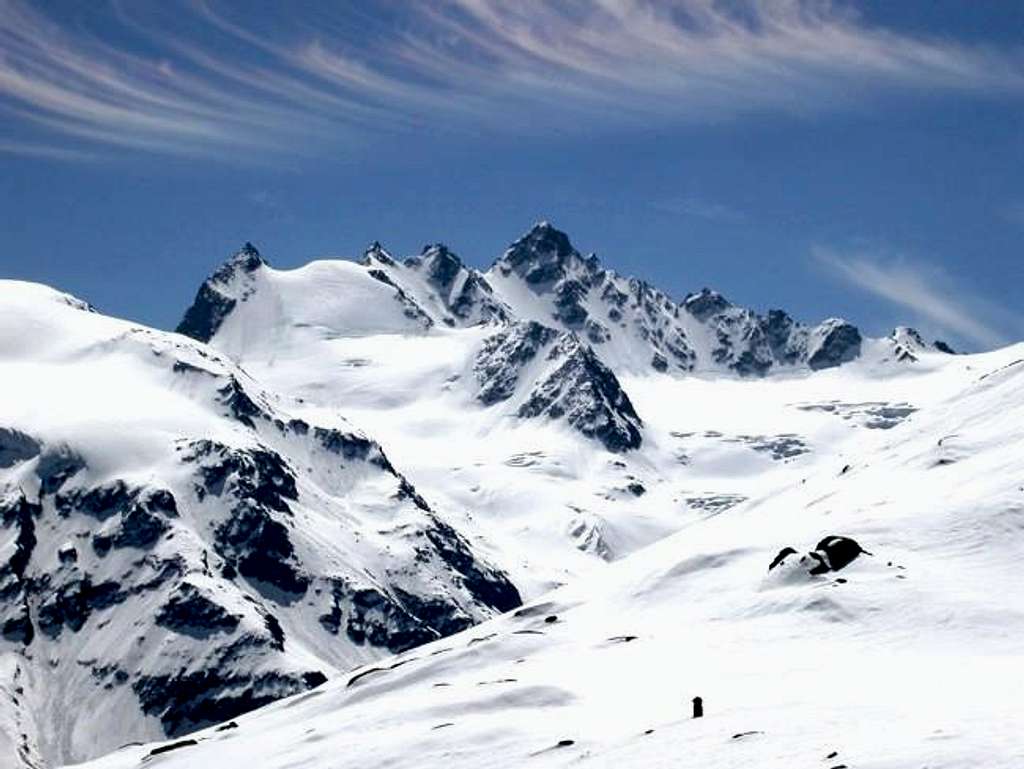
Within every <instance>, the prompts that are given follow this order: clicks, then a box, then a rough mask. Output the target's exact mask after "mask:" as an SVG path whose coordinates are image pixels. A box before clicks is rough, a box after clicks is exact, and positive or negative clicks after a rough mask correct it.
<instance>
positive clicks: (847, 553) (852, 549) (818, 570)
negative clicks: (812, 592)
mask: <svg viewBox="0 0 1024 769" xmlns="http://www.w3.org/2000/svg"><path fill="white" fill-rule="evenodd" d="M862 553H863V554H864V555H871V553H869V552H868V551H867V550H865V549H864V548H862V547H861V546H860V544H859V543H858V542H857V541H856V540H854V539H851V538H850V537H839V536H834V535H830V536H827V537H825V538H823V539H822V540H821V541H820V542H818V544H817V545H815V547H814V549H813V550H811V551H809V552H808V553H807V554H806V555H805V556H799V554H798V553H797V551H796V550H795V549H793V548H792V547H784V548H782V550H780V551H779V552H778V555H776V556H775V558H774V559H773V560H772V562H771V564H769V566H768V571H771V570H772V569H774V568H775V567H777V566H780V565H781V564H783V563H784V562H785V561H786V559H788V558H789V557H790V556H796V557H798V558H799V559H800V563H802V564H804V565H805V566H806V567H807V574H809V575H811V576H819V575H821V574H828V573H829V572H836V571H841V570H842V569H845V568H846V567H847V566H849V565H850V564H851V563H853V562H854V561H855V560H856V559H857V557H858V556H860V555H861V554H862Z"/></svg>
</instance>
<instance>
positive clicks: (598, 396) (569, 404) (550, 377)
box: [518, 333, 643, 453]
mask: <svg viewBox="0 0 1024 769" xmlns="http://www.w3.org/2000/svg"><path fill="white" fill-rule="evenodd" d="M548 361H549V362H551V363H552V364H554V365H553V368H552V369H551V370H550V372H549V373H548V374H547V376H545V377H543V378H542V379H540V380H539V381H538V382H537V384H536V385H535V386H534V388H533V390H532V391H531V392H530V395H529V396H528V397H527V399H526V400H525V401H524V402H523V404H522V405H521V406H520V407H519V411H518V415H519V416H520V417H521V418H531V417H539V416H546V417H548V418H549V419H564V420H565V421H566V422H567V423H568V424H569V425H570V426H572V427H573V428H575V429H576V430H577V431H579V432H580V433H582V434H583V435H585V436H586V437H588V438H594V439H596V440H598V441H600V442H601V443H602V444H603V445H604V447H605V448H606V449H608V451H611V452H616V453H621V452H625V451H630V450H632V449H637V448H640V444H641V443H642V441H643V435H642V433H641V430H642V428H643V422H642V421H641V419H640V417H639V415H638V414H637V413H636V410H635V409H634V408H633V403H632V402H631V401H630V399H629V396H628V395H626V391H625V390H624V389H623V388H622V385H621V384H620V383H619V380H618V377H616V376H615V374H614V372H612V370H611V369H610V368H608V367H607V366H606V365H605V364H604V363H602V362H601V359H600V358H598V356H597V354H596V353H595V352H594V350H593V349H592V348H591V347H590V345H588V344H586V343H585V342H583V341H582V340H581V339H580V338H579V337H578V336H576V334H573V333H567V334H562V335H561V336H560V337H559V338H558V339H557V340H556V342H555V343H554V345H553V347H552V349H551V351H550V352H549V353H548Z"/></svg>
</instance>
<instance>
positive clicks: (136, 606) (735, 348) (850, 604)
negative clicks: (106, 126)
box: [0, 223, 1024, 769]
mask: <svg viewBox="0 0 1024 769" xmlns="http://www.w3.org/2000/svg"><path fill="white" fill-rule="evenodd" d="M0 310H2V317H3V318H4V321H3V323H2V324H0V380H2V381H3V382H5V386H4V397H3V398H2V399H0V526H2V528H0V563H2V564H4V565H3V566H2V567H0V630H2V635H3V640H2V641H0V756H5V755H10V756H12V758H11V759H10V765H11V766H17V767H35V768H37V769H38V768H40V767H50V766H58V765H61V764H64V763H72V762H75V761H81V760H84V759H92V758H95V757H97V756H100V755H101V754H104V753H110V752H111V751H114V752H112V753H110V755H109V756H108V757H107V758H103V759H99V760H98V763H97V766H102V767H121V766H126V767H127V766H132V767H134V766H140V765H144V764H147V763H149V762H154V761H156V760H157V757H159V761H160V763H162V764H163V763H168V764H171V765H180V766H197V765H203V766H206V765H211V766H212V765H216V764H217V763H218V762H220V763H224V762H227V763H228V764H232V765H233V764H242V763H249V764H252V765H253V766H254V767H256V766H258V767H284V766H300V765H301V766H327V765H330V766H367V765H389V766H406V765H409V766H412V765H413V764H414V763H415V765H417V766H424V765H426V766H435V765H441V764H442V763H444V764H454V765H460V766H498V765H501V766H519V765H526V762H527V761H534V762H536V763H537V765H562V764H569V763H576V762H579V761H581V760H589V761H590V762H592V763H594V765H611V764H613V763H615V764H616V765H621V764H625V765H654V766H658V765H665V766H668V765H672V766H676V765H690V764H687V763H686V761H689V762H690V763H691V764H692V765H695V766H697V765H699V766H709V765H711V766H714V765H718V764H721V765H723V766H734V765H737V763H753V764H758V765H772V766H774V765H778V766H791V765H796V764H801V765H804V764H807V763H808V762H810V764H811V765H821V766H836V765H840V764H844V763H846V764H848V765H849V766H853V765H854V763H851V760H852V759H851V758H850V756H851V755H854V756H856V765H858V766H863V765H872V764H870V763H869V760H875V759H878V758H879V757H880V758H882V759H885V758H887V755H886V753H885V751H882V752H880V753H878V754H875V755H872V754H870V753H869V752H866V751H867V747H866V746H867V744H868V743H867V739H868V737H867V735H870V733H871V728H870V726H869V725H871V724H874V725H875V727H876V728H881V725H883V724H885V723H886V721H887V719H891V718H892V717H893V712H894V709H895V708H898V707H899V706H900V700H899V699H898V695H899V694H900V693H901V692H902V693H903V696H904V698H905V701H906V702H907V703H908V705H907V706H908V707H911V708H918V709H920V713H919V714H918V716H917V717H915V718H916V720H914V721H913V722H912V728H908V730H907V731H905V732H902V733H900V734H891V735H888V737H889V738H891V744H892V747H891V748H887V750H889V751H897V752H898V751H902V753H900V754H899V755H902V756H903V757H904V758H905V759H906V760H907V761H910V763H901V762H900V761H895V762H890V763H888V764H886V763H884V762H882V763H878V762H877V761H876V763H875V764H874V765H878V766H882V765H886V766H889V765H891V766H904V765H908V766H909V765H925V764H928V762H929V761H932V762H933V763H935V765H942V764H939V763H936V761H937V759H936V756H941V755H943V752H942V751H944V750H948V751H953V752H954V753H955V751H961V753H962V755H964V756H967V755H974V754H973V753H972V751H973V750H974V749H975V748H977V749H981V748H984V749H985V750H987V751H989V755H991V756H993V757H994V758H995V761H994V762H993V763H992V765H1003V764H1005V765H1007V766H1009V765H1011V764H1010V763H1006V761H1008V760H1009V757H1010V756H1011V755H1012V750H1013V747H1012V743H1010V742H1005V741H1000V739H999V736H998V735H999V729H1010V728H1011V727H1013V726H1015V725H1017V724H1014V722H1013V717H1012V716H1011V714H1010V713H1009V712H1007V713H1004V712H1003V710H1002V708H1003V707H1004V705H1005V702H1004V700H1003V699H1002V697H1003V695H1004V694H1006V692H1007V691H1009V687H1010V685H1011V683H1012V682H1013V681H1014V680H1015V679H1013V677H1012V676H1009V677H1006V676H1000V675H997V674H996V673H997V671H998V670H1000V669H1001V668H1000V665H999V662H1000V661H1002V662H1010V661H1013V659H1014V658H1013V654H1014V652H1013V650H1012V643H1011V642H1010V639H1011V638H1012V633H1013V632H1015V629H1016V624H1015V623H1016V622H1018V621H1019V617H1020V611H1021V610H1020V609H1019V608H1017V605H1016V604H1015V603H1014V598H1013V596H1012V594H1011V593H1008V592H1007V591H997V593H998V594H992V595H984V594H983V593H984V589H985V585H986V580H987V579H989V578H991V579H995V580H1004V579H1012V554H1013V552H1014V551H1013V543H1012V541H1011V540H1012V539H1013V536H1014V534H1015V533H1016V532H1018V531H1019V527H1017V525H1016V524H1015V523H1014V521H1016V517H1018V513H1019V511H1020V510H1021V509H1024V508H1021V505H1022V504H1024V503H1022V502H1021V499H1022V498H1021V497H1020V489H1019V483H1020V481H1019V478H1020V473H1019V470H1020V469H1021V468H1019V467H1018V468H1016V469H1015V467H1016V466H1015V465H1014V464H1013V463H1014V461H1015V460H1013V459H1012V457H1009V456H1007V454H1006V452H1005V451H1002V450H1000V449H1001V447H1002V446H1005V445H1006V444H1007V443H1009V442H1011V441H1015V440H1016V439H1017V436H1016V434H1015V432H1014V431H1015V430H1016V428H1015V427H1014V426H1013V425H1014V424H1015V423H1019V420H1013V418H1012V414H1013V413H1016V411H1019V410H1020V409H1024V398H1021V397H1019V396H1017V395H1016V393H1017V391H1018V390H1019V386H1018V385H1019V370H1020V362H1019V359H1020V358H1024V352H1022V351H1021V350H1020V349H1017V348H1010V349H1007V350H1003V351H997V352H994V353H988V354H985V355H972V356H965V355H952V354H950V353H951V351H950V350H949V349H948V347H947V346H945V345H943V344H942V343H927V342H925V341H924V340H923V339H922V338H921V336H920V335H919V334H917V333H916V332H915V331H913V329H909V328H900V329H897V330H895V331H894V332H893V333H892V334H891V335H890V336H888V337H886V338H882V339H871V338H867V337H864V336H862V334H861V333H860V332H859V331H858V330H857V328H856V327H854V326H853V325H852V324H850V323H848V322H846V321H843V320H839V319H829V320H826V321H824V322H822V323H819V324H818V325H815V326H808V325H804V324H802V323H800V322H797V321H795V320H793V319H792V318H790V317H789V316H788V315H787V314H786V313H784V312H782V311H778V310H772V311H770V312H768V313H767V314H766V315H760V314H758V313H756V312H754V311H751V310H748V309H745V308H741V307H738V306H735V305H733V304H732V303H730V302H728V301H727V300H726V299H724V298H723V297H722V296H721V295H720V294H718V293H716V292H713V291H710V290H707V289H705V290H702V291H699V292H697V293H693V294H690V295H688V296H686V297H684V298H682V299H680V300H678V301H677V300H674V299H672V298H671V297H669V296H667V295H666V294H664V293H663V292H661V291H659V290H657V289H656V288H654V287H652V286H650V285H648V284H646V283H644V282H643V281H640V280H637V279H633V278H626V277H622V276H620V275H618V274H616V273H615V272H613V271H611V270H609V269H606V268H605V267H604V266H602V264H601V263H600V261H599V260H598V259H597V258H596V257H595V256H593V255H589V256H583V255H582V254H580V253H579V252H578V251H577V250H576V249H575V248H574V247H573V245H572V244H571V242H570V240H569V238H568V237H567V236H566V235H565V234H564V233H561V232H559V231H558V230H557V229H555V228H554V227H552V226H551V225H550V224H547V223H541V224H538V225H537V226H535V227H534V228H532V229H531V230H530V231H529V232H528V233H527V234H525V235H524V236H523V237H521V238H519V239H518V240H516V241H515V242H514V243H512V244H511V246H510V247H509V248H508V249H507V250H506V251H505V252H504V253H503V254H502V255H501V256H499V257H498V259H497V260H496V261H495V262H494V264H493V266H492V267H491V268H490V269H489V270H487V271H486V272H481V271H478V270H475V269H473V268H471V267H468V266H467V265H465V264H463V262H462V261H461V260H460V259H459V258H458V257H457V256H456V255H455V254H453V253H452V252H451V251H450V250H449V249H448V248H447V247H445V246H443V245H434V246H430V247H427V248H425V249H424V251H423V253H421V254H420V255H419V256H416V257H410V258H408V259H404V260H400V259H397V258H395V257H394V256H392V255H391V254H389V253H388V252H387V251H386V250H385V249H384V248H383V247H382V246H381V245H380V244H373V246H371V247H370V248H369V249H368V250H367V251H366V253H365V254H364V255H363V257H362V259H361V260H359V261H349V260H342V259H334V260H324V261H316V262H312V263H310V264H308V265H306V266H305V267H302V268H299V269H295V270H278V269H275V268H274V267H272V266H271V264H270V263H268V261H267V260H266V259H264V257H263V256H261V255H260V253H259V252H258V251H257V249H256V248H254V247H252V246H251V245H249V244H246V246H245V247H244V248H243V249H242V250H241V251H240V252H239V253H238V254H236V255H235V256H234V257H232V258H231V259H229V260H228V261H227V262H226V263H225V264H224V265H223V266H221V267H220V268H219V269H218V270H216V271H215V272H214V274H213V275H212V276H211V277H210V278H209V279H208V280H207V281H206V282H205V283H203V284H202V286H201V287H200V289H199V292H198V294H197V295H196V297H195V300H194V302H193V304H192V305H191V306H190V307H189V308H188V310H187V311H186V312H185V314H184V317H183V320H182V322H181V324H180V325H179V326H178V329H177V332H178V333H168V332H163V331H158V330H154V329H149V328H145V327H142V326H139V325H138V324H134V323H130V322H127V321H122V320H117V319H114V318H109V317H105V316H103V315H101V314H99V313H97V312H95V311H94V310H93V308H91V307H90V306H89V305H87V304H86V303H85V302H82V301H81V300H77V299H74V298H72V297H69V296H67V295H66V294H61V293H60V292H58V291H55V290H53V289H49V288H46V287H42V286H38V285H33V284H24V283H16V282H12V281H5V282H0ZM1018 523H1019V522H1018ZM998 532H1001V537H1002V538H1001V539H1000V538H999V537H996V533H998ZM827 535H843V536H850V537H854V538H856V540H857V542H859V543H860V544H861V546H862V547H863V548H864V549H865V550H867V551H870V552H871V553H872V555H861V556H860V557H857V558H856V559H854V560H853V562H852V563H850V564H849V565H847V566H845V567H843V568H842V569H841V571H842V573H841V574H840V573H839V572H838V571H832V570H830V569H826V570H825V571H824V572H821V573H813V574H812V573H810V571H811V570H812V568H813V565H814V564H820V563H822V562H825V563H826V564H836V563H838V561H836V559H835V557H834V554H833V555H832V556H830V555H829V554H825V555H821V553H819V551H818V549H816V546H815V543H818V542H819V540H823V538H826V537H827ZM785 546H791V547H792V548H793V552H792V553H790V554H789V555H785V556H784V557H782V558H781V559H779V560H780V564H779V565H778V566H777V567H776V568H774V569H772V570H771V572H770V573H769V572H768V566H769V564H770V563H772V561H773V559H774V557H775V556H776V554H777V553H779V551H780V550H781V549H782V548H783V547H785ZM1018 547H1019V546H1018ZM808 551H810V552H811V553H812V554H815V553H817V555H814V557H813V558H812V557H809V556H806V555H805V556H803V557H801V553H806V552H808ZM986 564H987V565H988V566H986ZM986 568H990V569H991V574H990V575H989V574H986V572H985V569H986ZM817 571H820V569H818V570H817ZM917 575H920V576H917ZM552 591H554V592H552ZM524 601H525V602H526V608H525V609H522V608H519V607H520V605H521V604H522V603H523V602H524ZM499 614H501V615H502V616H501V617H496V615H499ZM479 623H483V624H479ZM908 623H909V624H908ZM1000 623H1002V624H1000ZM1000 626H1002V627H1004V628H1005V632H1002V634H1000V632H999V631H998V627H1000ZM918 633H921V634H924V635H926V636H927V641H926V642H925V643H922V644H921V645H919V646H918V645H915V644H914V643H913V638H912V636H914V635H915V634H918ZM396 653H397V654H398V655H399V656H398V657H391V656H390V655H392V654H396ZM873 655H881V656H879V657H878V659H876V658H875V656H873ZM929 659H931V660H932V661H933V662H934V663H935V664H942V665H951V666H954V667H955V663H956V662H960V663H962V668H961V670H960V671H958V672H956V673H955V674H954V678H955V682H956V683H957V684H958V685H959V684H960V683H964V682H965V681H967V679H968V678H970V681H968V682H967V683H964V685H965V686H966V685H968V683H969V684H970V687H972V688H970V689H969V691H971V692H974V693H976V694H978V699H979V701H978V702H972V703H971V706H972V707H974V708H975V710H971V711H969V713H970V718H973V719H975V720H974V721H972V722H971V723H977V724H984V728H981V727H980V726H979V727H978V730H977V731H975V732H972V733H970V734H969V735H968V734H966V732H965V733H954V734H952V736H949V735H950V734H951V729H952V727H951V726H950V725H949V722H948V719H947V718H946V711H945V710H943V708H942V705H941V703H939V702H938V699H937V698H936V697H935V696H934V692H933V691H932V690H931V689H929V687H928V685H927V684H928V678H927V675H926V672H927V668H926V665H925V661H926V660H929ZM1016 661H1018V662H1019V657H1018V658H1016ZM360 666H365V667H360ZM399 666H401V670H398V669H397V668H399ZM831 666H834V668H833V667H831ZM353 671H354V672H353ZM967 671H970V672H971V675H970V676H969V675H968V673H967ZM971 676H973V677H971ZM325 681H326V683H324V682H325ZM313 687H317V688H315V690H314V692H307V693H305V694H303V692H306V690H308V689H311V688H313ZM865 687H868V688H870V689H871V691H873V692H880V693H881V694H879V696H878V697H875V696H874V695H871V696H869V695H868V694H867V693H865ZM904 687H906V688H909V689H910V690H911V691H910V693H906V692H905V691H904ZM55 692H60V693H61V694H60V696H55V695H54V693H55ZM986 693H987V695H986ZM289 695H297V697H296V698H292V699H287V700H284V701H283V702H281V703H278V704H274V705H270V706H269V707H265V708H262V709H260V710H258V711H257V712H255V713H252V714H250V715H243V714H244V713H247V712H248V711H251V710H253V709H254V708H259V707H260V706H262V705H266V704H267V703H270V702H272V701H274V700H277V699H280V698H282V697H287V696H289ZM982 695H986V696H982ZM623 696H628V697H629V698H630V699H629V700H628V701H623ZM692 696H703V697H704V698H705V699H706V701H707V708H708V717H707V718H706V719H705V721H703V722H700V724H699V728H698V727H697V726H695V724H696V723H697V722H691V721H689V720H688V719H687V716H688V708H689V705H688V700H689V698H690V697H692ZM986 697H987V698H986ZM68 702H74V703H76V705H75V706H74V707H73V708H69V706H68V704H67V703H68ZM79 703H80V704H81V705H79ZM816 709H817V710H818V711H819V712H820V713H822V716H821V720H820V721H815V718H814V717H813V715H812V714H813V713H814V712H815V711H816ZM953 712H955V710H953V709H951V710H950V711H949V713H953ZM844 719H846V720H848V721H853V722H857V723H861V722H863V724H865V726H863V727H860V726H858V727H856V728H852V727H851V728H849V729H844V728H843V727H842V724H843V723H844ZM929 719H931V720H929ZM222 722H224V723H222ZM908 723H909V722H908ZM215 724H219V725H217V726H215ZM931 724H941V727H939V726H936V727H935V728H941V729H942V730H944V731H943V732H942V734H943V735H946V736H944V737H942V738H941V739H940V738H939V737H934V745H932V743H931V742H929V741H928V740H932V739H933V738H932V737H928V736H927V734H926V733H927V731H928V728H929V725H931ZM206 726H209V727H210V729H209V730H208V731H205V732H198V733H195V734H194V735H193V734H192V732H193V731H194V730H195V729H197V728H201V727H206ZM731 729H733V730H735V733H736V734H738V735H740V736H738V737H736V738H735V739H734V738H733V737H732V734H731V733H730V734H726V732H729V730H731ZM915 729H916V730H917V731H915ZM649 730H653V731H649ZM162 738H171V740H172V742H171V743H170V744H169V747H173V748H175V749H173V750H169V749H167V747H168V746H164V747H157V746H154V745H145V746H129V747H127V748H124V749H123V750H119V751H118V750H115V749H117V748H118V747H119V746H121V745H123V744H125V743H129V742H139V741H150V740H155V739H162ZM830 740H831V742H830ZM919 740H923V741H924V742H921V743H920V745H919V744H918V742H917V741H919ZM942 740H946V741H945V742H942ZM5 741H6V742H5ZM193 742H194V744H193ZM840 742H842V743H843V745H844V746H845V747H844V750H848V751H849V753H843V754H842V755H839V756H838V757H835V758H834V760H833V759H832V758H826V755H827V754H828V753H830V752H832V751H831V750H824V748H826V747H828V746H829V745H835V746H836V747H837V748H838V746H839V743H840ZM819 743H820V747H821V749H822V750H824V752H823V753H822V754H821V755H820V756H817V755H816V754H814V753H813V751H816V750H818V749H819ZM886 744H888V743H886ZM922 746H923V747H922ZM730 751H731V752H730ZM951 755H952V753H951ZM495 756H504V757H507V761H504V760H503V759H502V760H501V761H499V762H498V763H495V761H496V760H498V759H496V758H495ZM684 757H685V758H684ZM3 760H4V759H3V758H0V766H6V764H3ZM773 761H774V763H772V762H773ZM830 761H831V763H829V762H830ZM999 761H1003V764H999V763H998V762H999ZM659 762H662V763H659ZM673 762H674V763H673ZM680 762H682V763H680ZM914 762H916V763H914ZM949 765H951V766H956V765H961V764H957V763H950V764H949ZM963 765H964V766H966V765H969V764H966V763H965V764H963Z"/></svg>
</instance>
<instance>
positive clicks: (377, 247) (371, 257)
mask: <svg viewBox="0 0 1024 769" xmlns="http://www.w3.org/2000/svg"><path fill="white" fill-rule="evenodd" d="M362 264H363V265H364V266H366V267H372V266H373V265H374V264H383V265H386V266H388V267H394V266H395V258H394V257H393V256H392V255H391V253H390V252H389V251H388V250H387V249H386V248H384V246H382V245H381V244H380V241H379V240H375V241H373V243H371V244H370V245H369V246H367V248H366V250H365V251H364V252H363V259H362Z"/></svg>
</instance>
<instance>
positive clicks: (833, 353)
mask: <svg viewBox="0 0 1024 769" xmlns="http://www.w3.org/2000/svg"><path fill="white" fill-rule="evenodd" d="M861 341H862V340H861V335H860V331H858V330H857V328H856V326H852V325H850V324H849V323H846V322H842V321H840V322H837V323H835V324H834V325H832V327H831V328H830V329H829V330H828V332H827V333H826V335H825V338H824V339H823V340H822V342H821V346H820V347H819V348H818V349H817V350H816V351H815V352H814V353H813V354H812V355H811V357H810V358H808V359H807V365H808V366H810V367H811V369H813V370H814V371H819V370H821V369H825V368H834V367H835V366H839V365H842V364H843V363H848V362H849V361H852V360H854V359H855V358H857V357H858V356H859V355H860V346H861Z"/></svg>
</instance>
